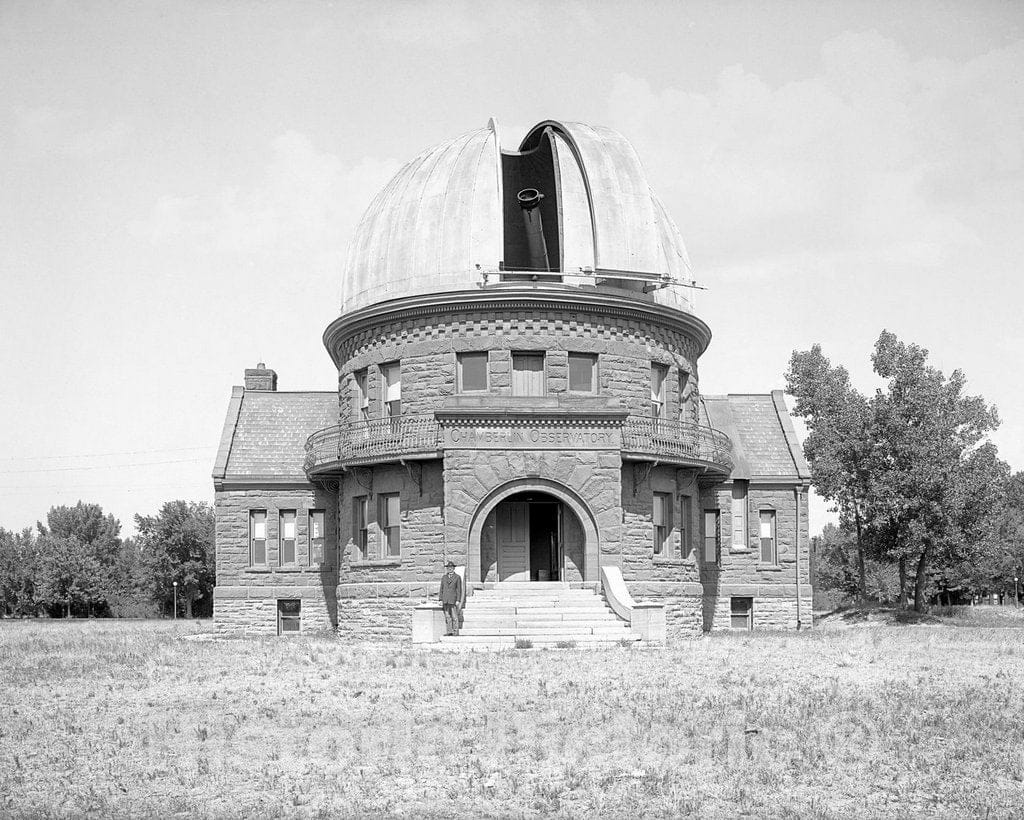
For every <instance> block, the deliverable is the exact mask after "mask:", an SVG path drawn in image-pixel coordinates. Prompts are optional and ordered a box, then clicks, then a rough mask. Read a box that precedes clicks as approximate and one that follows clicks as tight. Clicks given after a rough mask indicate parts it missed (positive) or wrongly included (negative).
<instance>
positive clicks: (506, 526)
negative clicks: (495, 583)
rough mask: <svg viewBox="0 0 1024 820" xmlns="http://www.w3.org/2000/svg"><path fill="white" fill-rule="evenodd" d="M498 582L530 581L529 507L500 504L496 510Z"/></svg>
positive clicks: (512, 502) (518, 503)
mask: <svg viewBox="0 0 1024 820" xmlns="http://www.w3.org/2000/svg"><path fill="white" fill-rule="evenodd" d="M496 512H497V525H498V526H497V533H496V535H497V546H498V580H499V581H529V580H530V505H529V504H528V503H526V502H523V501H502V502H501V503H500V504H499V505H498V507H497V511H496Z"/></svg>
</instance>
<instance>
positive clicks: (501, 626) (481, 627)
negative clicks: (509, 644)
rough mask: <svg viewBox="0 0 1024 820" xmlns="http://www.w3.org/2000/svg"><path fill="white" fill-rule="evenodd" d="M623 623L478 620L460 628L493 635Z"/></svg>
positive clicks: (621, 626)
mask: <svg viewBox="0 0 1024 820" xmlns="http://www.w3.org/2000/svg"><path fill="white" fill-rule="evenodd" d="M627 628H628V627H627V626H626V624H625V623H623V622H622V621H618V622H615V621H533V622H529V621H528V622H526V623H523V622H522V621H504V622H502V623H497V622H490V621H488V622H484V623H481V622H479V621H470V620H466V621H463V624H462V629H463V630H464V631H466V630H472V631H473V632H474V633H477V632H482V631H486V630H490V631H491V632H492V634H494V635H507V634H510V633H509V632H503V631H502V630H512V631H515V630H522V631H534V632H536V631H538V630H544V629H548V630H553V631H555V632H572V631H574V630H583V631H584V632H589V631H593V630H595V629H627Z"/></svg>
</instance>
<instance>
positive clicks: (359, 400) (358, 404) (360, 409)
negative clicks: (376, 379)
mask: <svg viewBox="0 0 1024 820" xmlns="http://www.w3.org/2000/svg"><path fill="white" fill-rule="evenodd" d="M353 375H354V377H355V381H356V395H355V410H356V421H369V420H370V383H369V375H368V373H367V371H366V369H365V368H364V369H362V370H357V371H356V372H355V373H354V374H353Z"/></svg>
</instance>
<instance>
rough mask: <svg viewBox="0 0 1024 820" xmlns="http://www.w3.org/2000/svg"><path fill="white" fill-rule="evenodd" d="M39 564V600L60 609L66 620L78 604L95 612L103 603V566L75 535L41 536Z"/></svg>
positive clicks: (37, 576) (37, 578) (39, 540)
mask: <svg viewBox="0 0 1024 820" xmlns="http://www.w3.org/2000/svg"><path fill="white" fill-rule="evenodd" d="M38 545H39V564H38V568H37V571H36V585H37V588H38V594H39V600H40V601H41V602H42V603H44V604H47V605H50V606H55V607H60V608H62V609H63V610H64V614H65V617H68V618H70V617H71V608H72V606H73V605H75V604H78V605H80V606H85V607H87V608H88V609H89V611H90V613H91V612H92V608H93V606H94V605H95V604H96V603H97V602H99V601H101V600H103V589H102V586H101V584H100V581H99V576H100V567H99V565H98V563H97V562H96V559H95V557H94V555H93V551H92V549H91V548H90V546H89V545H88V544H83V543H82V542H81V541H79V540H78V539H77V538H75V537H74V536H56V535H50V534H49V533H47V534H44V535H40V536H39V539H38Z"/></svg>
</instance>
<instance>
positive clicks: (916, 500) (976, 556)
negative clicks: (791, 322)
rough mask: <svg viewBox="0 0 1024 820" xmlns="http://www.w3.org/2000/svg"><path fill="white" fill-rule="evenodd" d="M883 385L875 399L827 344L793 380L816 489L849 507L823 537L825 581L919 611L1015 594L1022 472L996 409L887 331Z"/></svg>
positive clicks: (822, 584)
mask: <svg viewBox="0 0 1024 820" xmlns="http://www.w3.org/2000/svg"><path fill="white" fill-rule="evenodd" d="M871 362H872V365H873V366H874V371H875V373H876V374H877V375H878V376H879V377H881V378H882V379H884V380H885V381H886V385H885V388H884V389H879V390H876V391H875V393H874V395H872V396H870V397H869V396H865V395H863V394H862V393H860V392H859V391H858V390H856V389H855V388H854V387H853V386H852V385H851V383H850V377H849V374H848V373H847V371H846V369H845V368H844V367H841V366H838V365H836V366H833V365H832V363H831V362H830V361H829V360H828V359H827V358H825V356H824V355H823V354H822V351H821V347H820V345H814V346H813V347H812V348H811V349H810V350H806V351H794V352H793V356H792V358H791V360H790V365H789V371H788V372H787V373H786V381H787V392H789V393H790V394H791V395H793V396H794V397H795V398H796V405H795V407H794V414H795V415H797V416H800V417H802V418H803V419H804V420H805V421H806V423H807V431H808V434H807V438H806V440H805V442H804V452H805V454H806V456H807V460H808V461H809V462H810V466H811V480H812V483H813V485H814V488H815V489H816V490H817V491H818V492H819V493H820V494H821V495H822V496H823V497H824V498H826V499H827V500H828V501H830V502H832V504H833V505H834V507H835V509H836V510H837V511H838V512H839V526H838V527H835V526H830V527H826V528H825V531H824V532H823V533H822V536H821V537H820V538H819V539H817V544H816V546H817V549H816V551H815V552H816V557H817V559H818V560H817V567H816V569H817V572H816V576H817V577H816V581H817V585H818V587H819V588H821V589H822V590H826V589H831V590H835V591H837V592H840V593H842V594H845V595H847V596H850V597H853V598H859V599H865V598H874V599H879V600H889V601H894V602H898V603H899V604H900V605H906V604H907V603H909V600H910V599H911V598H912V599H913V601H914V608H915V609H917V610H921V609H923V608H924V606H925V605H926V604H927V603H930V602H934V603H942V604H956V603H966V602H968V601H970V600H971V599H972V598H974V597H975V596H978V595H986V594H990V593H999V594H1002V595H1010V596H1012V595H1014V594H1015V592H1016V586H1017V583H1018V582H1017V581H1016V580H1015V579H1019V578H1021V574H1022V571H1024V473H1021V472H1017V473H1013V472H1012V471H1011V470H1010V466H1009V465H1008V464H1007V463H1006V462H1005V461H1003V460H1002V459H1000V458H999V454H998V451H997V449H996V446H995V444H993V443H992V442H991V441H990V440H989V434H990V433H991V432H992V431H993V430H995V429H996V427H997V426H998V425H999V416H998V414H997V413H996V409H995V407H992V406H990V405H988V404H987V403H986V402H985V400H984V399H983V398H982V397H981V396H971V395H968V394H967V393H966V385H967V379H966V377H965V376H964V374H963V373H962V372H961V371H959V370H954V371H953V372H952V373H951V374H950V376H949V377H948V378H947V377H946V376H944V375H943V373H942V371H940V370H938V369H936V368H934V367H932V366H931V365H929V364H928V351H927V350H925V349H924V348H921V347H919V346H918V345H915V344H907V343H904V342H901V341H900V340H899V339H897V338H896V336H895V335H893V334H892V333H890V332H888V331H883V332H882V333H881V335H880V336H879V338H878V341H877V342H876V343H875V349H874V352H873V353H872V356H871Z"/></svg>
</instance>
